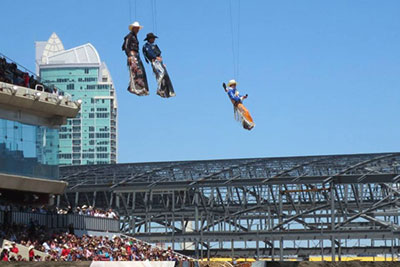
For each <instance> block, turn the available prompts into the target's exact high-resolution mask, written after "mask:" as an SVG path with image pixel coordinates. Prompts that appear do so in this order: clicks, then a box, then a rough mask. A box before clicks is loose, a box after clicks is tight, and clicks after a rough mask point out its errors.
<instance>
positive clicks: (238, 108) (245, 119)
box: [222, 80, 255, 130]
mask: <svg viewBox="0 0 400 267" xmlns="http://www.w3.org/2000/svg"><path fill="white" fill-rule="evenodd" d="M236 85H237V83H236V81H235V80H230V81H229V82H228V88H226V85H225V83H223V84H222V86H223V87H224V89H225V92H227V93H228V96H229V98H230V99H231V102H232V104H233V109H234V113H235V118H236V119H237V120H239V121H241V122H242V126H243V128H244V129H246V130H251V129H253V127H254V126H255V124H254V121H253V118H252V117H251V115H250V112H249V111H248V110H247V108H246V107H245V106H244V105H243V103H242V102H243V100H244V99H246V98H247V97H248V95H247V94H246V95H240V94H239V91H238V90H237V89H236Z"/></svg>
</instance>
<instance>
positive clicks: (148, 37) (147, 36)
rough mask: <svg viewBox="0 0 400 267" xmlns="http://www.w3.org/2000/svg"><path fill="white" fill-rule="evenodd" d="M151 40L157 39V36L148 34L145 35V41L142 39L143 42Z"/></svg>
mask: <svg viewBox="0 0 400 267" xmlns="http://www.w3.org/2000/svg"><path fill="white" fill-rule="evenodd" d="M151 38H158V36H155V35H154V33H152V32H150V33H148V34H147V35H146V39H144V41H148V40H149V39H151Z"/></svg>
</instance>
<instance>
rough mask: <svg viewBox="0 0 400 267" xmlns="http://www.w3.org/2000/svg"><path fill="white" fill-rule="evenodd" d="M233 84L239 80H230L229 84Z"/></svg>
mask: <svg viewBox="0 0 400 267" xmlns="http://www.w3.org/2000/svg"><path fill="white" fill-rule="evenodd" d="M232 84H237V82H236V81H235V80H230V81H229V82H228V86H231V85H232Z"/></svg>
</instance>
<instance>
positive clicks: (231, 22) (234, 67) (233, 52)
mask: <svg viewBox="0 0 400 267" xmlns="http://www.w3.org/2000/svg"><path fill="white" fill-rule="evenodd" d="M228 1H229V18H230V26H231V37H232V60H233V77H234V78H236V53H235V40H234V39H235V38H234V31H233V15H232V0H228Z"/></svg>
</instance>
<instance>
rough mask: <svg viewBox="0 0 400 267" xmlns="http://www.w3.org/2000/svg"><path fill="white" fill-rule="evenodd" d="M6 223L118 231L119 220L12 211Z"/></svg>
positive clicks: (1, 216) (1, 220)
mask: <svg viewBox="0 0 400 267" xmlns="http://www.w3.org/2000/svg"><path fill="white" fill-rule="evenodd" d="M7 221H8V223H15V224H28V225H29V224H30V223H31V221H33V222H34V223H35V224H39V225H44V226H46V227H48V228H50V229H58V228H69V227H70V226H72V227H73V228H74V229H76V230H90V231H100V232H119V220H116V219H109V218H100V217H92V216H85V215H75V214H66V215H63V214H40V213H31V212H19V211H13V212H10V213H9V218H8V220H7ZM0 222H1V223H3V222H4V212H0Z"/></svg>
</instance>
